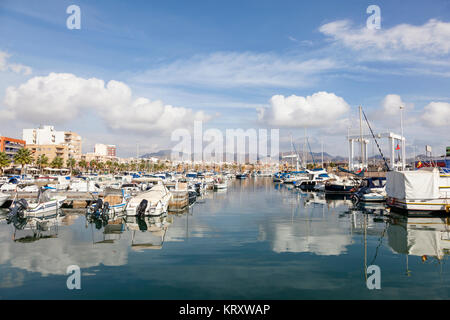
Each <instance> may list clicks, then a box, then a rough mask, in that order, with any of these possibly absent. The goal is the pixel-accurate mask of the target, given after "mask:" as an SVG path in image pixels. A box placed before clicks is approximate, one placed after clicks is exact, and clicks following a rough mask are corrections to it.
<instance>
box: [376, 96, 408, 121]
mask: <svg viewBox="0 0 450 320" xmlns="http://www.w3.org/2000/svg"><path fill="white" fill-rule="evenodd" d="M381 105H382V107H383V113H384V114H385V115H387V116H394V115H397V114H399V113H400V107H402V108H403V109H404V110H405V109H412V107H413V105H412V104H411V103H405V102H403V101H402V98H401V97H400V96H399V95H397V94H388V95H387V96H386V97H384V99H383V101H382V103H381Z"/></svg>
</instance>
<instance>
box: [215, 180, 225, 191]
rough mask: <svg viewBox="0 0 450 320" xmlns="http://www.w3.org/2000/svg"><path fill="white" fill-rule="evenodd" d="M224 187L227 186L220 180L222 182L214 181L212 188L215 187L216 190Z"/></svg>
mask: <svg viewBox="0 0 450 320" xmlns="http://www.w3.org/2000/svg"><path fill="white" fill-rule="evenodd" d="M226 188H228V185H227V183H226V182H222V183H220V182H217V183H214V189H216V190H218V189H226Z"/></svg>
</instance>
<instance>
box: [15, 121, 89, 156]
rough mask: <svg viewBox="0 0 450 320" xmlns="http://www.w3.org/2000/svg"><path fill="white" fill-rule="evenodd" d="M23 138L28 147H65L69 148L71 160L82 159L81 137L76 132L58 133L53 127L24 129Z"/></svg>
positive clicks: (68, 152)
mask: <svg viewBox="0 0 450 320" xmlns="http://www.w3.org/2000/svg"><path fill="white" fill-rule="evenodd" d="M22 136H23V140H25V142H26V144H27V145H64V146H67V150H68V151H67V154H68V157H69V158H75V159H79V158H80V157H81V136H80V135H78V134H77V133H75V132H71V131H56V130H55V128H54V127H53V126H40V127H39V128H37V129H23V132H22ZM44 149H48V148H44ZM49 158H50V157H49Z"/></svg>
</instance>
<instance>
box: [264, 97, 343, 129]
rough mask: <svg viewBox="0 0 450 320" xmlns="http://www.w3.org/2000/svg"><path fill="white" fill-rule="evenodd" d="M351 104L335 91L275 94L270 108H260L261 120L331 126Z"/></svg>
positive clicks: (278, 124) (294, 124)
mask: <svg viewBox="0 0 450 320" xmlns="http://www.w3.org/2000/svg"><path fill="white" fill-rule="evenodd" d="M349 110H350V107H349V105H348V104H347V102H345V100H344V99H343V98H341V97H338V96H336V95H335V94H334V93H328V92H323V91H321V92H317V93H314V94H313V95H311V96H307V97H299V96H296V95H292V96H289V97H284V96H282V95H275V96H273V97H272V98H271V99H270V107H269V108H268V109H260V110H259V115H258V117H259V120H260V121H263V122H265V123H267V124H269V125H272V126H280V127H319V126H330V125H333V124H334V123H335V121H337V120H340V118H341V117H342V116H343V115H345V114H347V112H348V111H349Z"/></svg>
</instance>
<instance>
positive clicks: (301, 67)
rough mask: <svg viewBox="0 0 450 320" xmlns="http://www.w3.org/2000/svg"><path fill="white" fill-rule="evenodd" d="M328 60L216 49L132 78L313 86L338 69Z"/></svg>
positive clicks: (220, 84) (225, 85)
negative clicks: (326, 74)
mask: <svg viewBox="0 0 450 320" xmlns="http://www.w3.org/2000/svg"><path fill="white" fill-rule="evenodd" d="M336 67H337V65H336V63H335V62H334V61H333V60H332V59H329V58H326V59H301V58H299V57H288V56H280V55H276V54H270V53H258V54H257V53H251V52H244V53H238V52H215V53H212V54H209V55H196V56H194V57H191V58H188V59H180V60H177V61H174V62H172V63H170V64H167V65H164V66H161V67H157V68H153V69H149V70H147V71H145V72H144V73H142V74H139V75H137V76H135V77H134V79H133V80H135V81H138V82H142V83H146V84H157V85H180V86H201V87H220V88H235V87H272V86H280V87H299V86H304V87H306V86H310V85H311V84H312V83H313V82H314V80H315V79H314V78H313V76H315V75H318V74H321V73H324V72H326V71H329V70H332V69H334V68H336Z"/></svg>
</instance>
